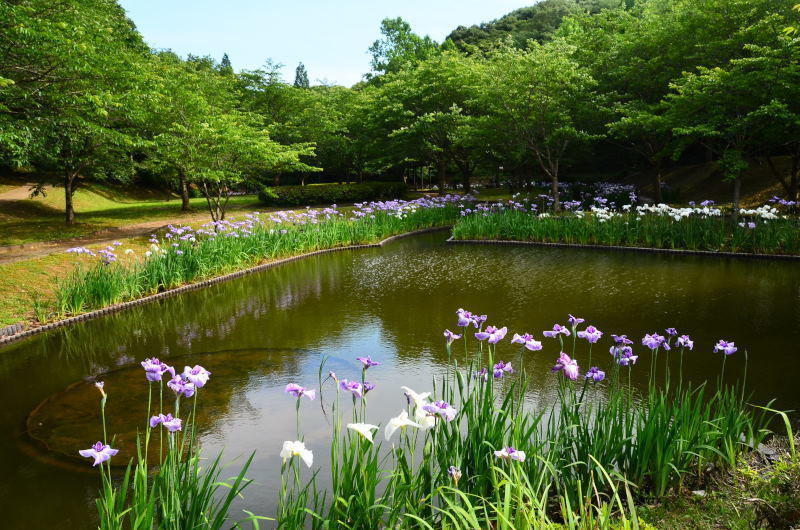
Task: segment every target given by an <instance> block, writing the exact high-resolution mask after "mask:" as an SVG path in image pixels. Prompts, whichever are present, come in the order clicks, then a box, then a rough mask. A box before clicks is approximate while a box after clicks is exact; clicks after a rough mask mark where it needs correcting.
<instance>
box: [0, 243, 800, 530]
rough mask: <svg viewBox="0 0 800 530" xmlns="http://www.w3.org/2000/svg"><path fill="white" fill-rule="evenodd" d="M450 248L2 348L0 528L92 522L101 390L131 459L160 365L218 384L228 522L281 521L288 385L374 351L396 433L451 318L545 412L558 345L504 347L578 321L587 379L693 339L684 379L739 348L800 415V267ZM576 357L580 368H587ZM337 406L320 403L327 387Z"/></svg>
mask: <svg viewBox="0 0 800 530" xmlns="http://www.w3.org/2000/svg"><path fill="white" fill-rule="evenodd" d="M445 237H446V235H445V234H431V235H425V236H418V237H414V238H409V239H405V240H400V241H397V242H395V243H392V244H390V245H388V246H386V247H384V248H380V249H368V250H360V251H348V252H342V253H333V254H326V255H322V256H318V257H315V258H309V259H306V260H301V261H298V262H294V263H290V264H287V265H285V266H282V267H280V268H277V269H273V270H268V271H264V272H262V273H259V274H255V275H251V276H247V277H244V278H241V279H237V280H234V281H231V282H227V283H223V284H220V285H217V286H214V287H210V288H208V289H205V290H201V291H195V292H192V293H187V294H184V295H181V296H179V297H175V298H172V299H168V300H164V301H161V302H158V303H153V304H149V305H145V306H141V307H137V308H134V309H132V310H130V311H126V312H124V313H120V314H116V315H112V316H109V317H107V318H104V319H100V320H95V321H91V322H86V323H83V324H80V325H78V326H74V327H70V328H68V329H61V330H57V331H53V332H51V333H48V334H45V335H41V336H38V337H34V338H31V339H28V340H26V341H23V342H20V343H17V344H13V345H10V346H8V347H5V348H3V349H0V400H1V401H0V402H2V404H3V406H2V408H1V409H0V429H2V432H3V433H5V435H4V436H3V437H2V438H0V469H2V470H3V473H4V478H3V480H2V481H1V482H0V499H3V507H4V510H3V511H4V513H3V521H4V522H3V527H7V528H45V527H47V528H88V527H92V525H93V520H94V498H95V494H96V492H97V488H98V483H99V479H98V477H97V474H96V469H92V468H91V466H90V463H89V461H87V460H85V459H81V458H80V457H78V456H77V451H78V449H83V448H87V447H89V445H90V444H92V443H94V442H95V441H96V440H98V439H99V438H100V426H99V416H98V410H97V402H98V400H97V398H98V394H97V392H96V391H95V390H94V388H93V386H92V385H91V381H92V380H93V378H94V377H99V378H100V379H103V380H105V381H106V390H107V391H108V393H109V398H108V403H109V404H108V413H109V423H110V427H111V429H110V433H111V432H114V433H117V434H118V437H117V441H116V442H115V444H116V445H117V446H119V447H120V448H121V449H122V450H123V453H122V454H124V452H125V451H128V450H129V449H130V442H131V440H132V438H133V436H134V434H135V430H136V428H137V426H138V425H142V424H143V423H144V421H145V417H146V402H147V385H146V382H145V379H144V376H143V373H142V371H141V368H140V367H139V364H138V363H139V362H140V361H141V360H143V359H144V358H145V357H150V356H158V357H160V358H161V359H162V360H165V361H166V362H167V363H169V364H174V365H176V368H179V369H182V368H183V366H184V365H186V364H194V363H200V364H202V365H204V366H205V367H206V368H208V369H209V370H211V372H212V373H213V375H212V378H211V382H210V383H209V385H208V387H207V388H205V389H203V391H202V392H201V394H200V398H199V402H198V406H199V410H200V421H201V424H200V436H201V441H202V445H203V448H204V451H205V454H206V455H207V456H209V455H210V456H213V455H215V454H216V453H217V452H218V451H219V450H221V449H223V448H224V449H225V457H224V459H225V460H235V459H237V458H238V459H239V460H237V461H236V462H239V461H241V458H242V457H243V456H246V455H248V454H249V453H250V451H252V450H256V451H257V453H256V457H255V459H254V462H253V467H252V468H251V472H250V476H251V478H253V479H255V481H256V483H255V484H253V485H252V486H251V487H250V488H249V489H248V490H246V498H245V499H244V500H243V501H242V502H240V503H239V504H237V505H236V507H235V509H236V510H237V513H241V512H238V510H241V509H242V508H246V509H249V510H251V511H253V512H255V513H258V514H264V515H271V514H274V499H275V495H276V491H277V488H278V484H277V483H276V478H277V477H278V472H279V468H280V459H279V457H278V453H279V451H280V446H281V443H282V442H283V440H287V439H294V430H295V426H294V402H293V400H292V399H291V398H289V397H287V396H286V395H285V394H283V392H282V389H283V386H284V385H286V384H287V383H289V382H297V383H300V384H303V385H305V386H310V387H313V388H318V383H317V372H318V367H319V363H320V361H321V359H322V356H323V355H328V356H331V357H332V358H331V360H330V361H329V363H328V366H327V367H326V370H327V369H330V370H334V371H336V372H337V374H339V376H340V377H347V378H357V377H358V375H359V373H360V365H359V364H358V363H357V362H356V361H355V360H354V358H355V357H356V356H359V355H364V354H370V355H372V357H373V358H376V359H378V360H380V361H382V362H383V364H382V365H381V366H379V367H376V368H373V369H371V370H370V371H369V377H368V379H369V380H370V381H372V382H374V383H376V384H377V388H376V389H375V390H374V391H373V392H372V393H371V394H370V395H369V410H370V411H371V412H370V415H369V420H370V421H371V422H372V423H381V422H385V421H386V419H388V418H389V417H391V416H395V415H397V414H398V413H399V412H400V409H401V408H402V407H403V406H404V404H405V401H404V399H403V395H402V392H401V390H400V388H399V387H400V386H401V385H408V386H410V387H412V388H414V389H415V390H417V391H427V390H431V389H432V388H431V384H430V378H431V376H432V375H433V374H435V373H439V372H440V371H442V370H443V369H444V362H445V361H446V354H445V350H444V348H443V342H444V341H443V337H442V331H443V329H444V328H450V329H451V330H456V327H455V322H456V319H455V310H456V309H457V308H459V307H464V308H466V309H469V310H472V311H473V312H478V313H486V314H488V315H489V321H488V323H489V324H495V325H501V326H502V325H506V326H508V327H509V335H508V337H507V339H506V341H505V342H504V343H501V345H500V346H499V347H498V353H499V357H501V358H502V357H506V360H511V361H513V362H514V363H515V364H517V365H518V364H519V363H520V362H524V363H525V364H526V368H527V370H528V373H529V374H532V387H533V389H532V391H531V393H530V396H529V402H530V405H531V406H533V407H536V406H546V405H548V404H549V403H551V402H552V396H553V393H554V392H555V388H556V381H555V376H553V375H551V374H550V373H549V369H550V367H551V366H552V364H553V361H554V360H555V358H556V357H557V354H558V346H557V341H553V340H550V339H544V341H545V342H544V344H545V348H544V350H543V351H541V352H537V353H529V354H526V355H525V356H524V358H521V357H520V355H519V353H518V352H519V350H518V349H517V348H516V347H515V348H512V347H511V346H510V345H509V344H508V339H510V337H511V335H512V334H513V333H514V332H519V333H520V334H521V333H523V332H525V331H529V332H531V333H533V334H535V335H536V337H537V338H538V339H541V331H542V330H544V329H549V328H551V327H552V325H553V324H554V323H556V322H558V323H561V324H566V317H567V314H568V313H572V314H574V315H576V316H581V317H583V318H586V319H587V323H592V324H594V325H596V326H597V327H598V328H600V329H601V330H603V331H604V332H606V336H604V337H603V340H602V341H601V343H600V344H598V345H597V346H596V349H595V352H594V356H593V358H594V363H593V364H597V365H600V366H601V367H608V366H609V362H610V355H608V347H609V346H610V339H609V335H610V333H627V334H628V335H629V336H630V337H631V338H634V339H635V340H636V342H637V346H636V348H635V351H636V352H637V353H639V354H640V355H642V358H641V359H642V360H641V361H640V363H646V362H647V360H648V356H647V354H646V353H645V352H644V349H643V347H642V346H640V345H639V339H640V338H641V336H642V335H643V334H644V333H646V332H652V331H659V332H660V333H662V334H663V330H664V328H666V327H676V328H678V330H679V331H680V332H685V333H689V334H691V335H692V337H693V338H694V339H695V351H694V352H691V353H688V354H687V356H686V358H685V361H684V364H685V373H686V374H687V377H691V378H692V379H694V380H697V381H701V380H704V379H707V378H708V379H713V378H715V377H716V376H717V374H718V372H719V369H720V366H721V358H720V354H714V353H712V347H713V343H714V342H716V340H717V339H720V338H725V339H728V340H734V341H736V344H737V345H738V346H739V347H740V351H739V352H737V354H735V355H734V356H732V357H730V358H728V359H727V361H728V362H727V366H726V374H727V375H729V376H730V377H731V378H733V377H737V376H742V375H743V372H744V366H745V364H744V349H745V348H747V349H748V352H749V363H748V379H749V381H750V389H751V390H752V391H753V393H754V400H755V401H758V402H766V401H768V400H769V399H772V398H775V399H776V402H775V406H777V407H780V408H783V409H798V408H800V393H799V392H798V391H797V382H796V379H797V374H798V373H800V355H798V354H800V351H799V350H800V348H798V346H797V345H798V343H799V342H800V274H798V271H800V268H798V265H797V264H795V263H791V262H778V261H758V260H731V259H724V258H713V257H698V256H669V255H657V254H637V253H618V252H607V251H598V250H572V249H552V248H535V247H509V246H482V245H481V246H466V245H452V246H449V245H445V244H444V239H445ZM674 360H675V361H677V358H675V359H674ZM578 361H579V362H580V363H581V366H582V369H585V368H586V367H585V366H583V365H584V364H585V362H586V359H585V356H579V357H578ZM646 374H647V364H640V365H639V366H637V367H636V368H634V370H633V376H634V378H638V382H639V383H640V384H641V382H642V377H644V378H646ZM326 392H327V394H328V395H327V396H325V398H327V397H329V395H330V392H331V388H330V387H328V389H327V391H326ZM323 401H324V399H323ZM319 402H320V401H319V400H318V401H316V402H314V403H311V402H307V403H306V402H304V404H303V411H302V412H303V416H302V419H303V421H302V430H303V432H304V434H305V439H306V442H307V444H308V445H309V447H311V448H312V449H313V450H314V451H315V467H321V468H322V469H323V470H327V461H326V458H327V447H326V440H327V436H328V432H329V426H328V425H327V423H326V422H325V420H324V417H323V415H322V413H321V411H320V409H319ZM34 409H36V413H35V414H33V415H30V413H31V411H33V410H34ZM29 415H30V416H29ZM34 438H35V440H34ZM380 438H381V439H382V435H381V436H380ZM121 462H122V459H121V458H118V463H121ZM236 462H235V463H234V464H233V467H232V471H231V473H228V474H233V471H234V470H235V469H236V465H237V464H236Z"/></svg>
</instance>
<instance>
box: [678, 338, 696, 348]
mask: <svg viewBox="0 0 800 530" xmlns="http://www.w3.org/2000/svg"><path fill="white" fill-rule="evenodd" d="M675 344H676V345H678V346H681V347H683V348H689V349H690V350H691V349H692V348H694V341H693V340H692V338H691V337H689V335H681V336H680V337H678V340H677V341H676V342H675Z"/></svg>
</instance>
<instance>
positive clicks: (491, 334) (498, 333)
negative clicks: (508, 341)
mask: <svg viewBox="0 0 800 530" xmlns="http://www.w3.org/2000/svg"><path fill="white" fill-rule="evenodd" d="M506 333H508V328H507V327H505V326H503V327H502V328H500V329H498V328H496V327H494V326H486V329H485V330H484V331H479V332H478V333H476V334H475V338H476V339H478V340H486V339H489V344H497V343H498V342H500V341H501V340H503V337H505V336H506Z"/></svg>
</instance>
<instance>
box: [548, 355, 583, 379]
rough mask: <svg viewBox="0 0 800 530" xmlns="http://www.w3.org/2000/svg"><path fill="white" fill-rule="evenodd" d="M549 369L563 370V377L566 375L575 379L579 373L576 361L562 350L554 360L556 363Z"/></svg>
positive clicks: (554, 370) (553, 370)
mask: <svg viewBox="0 0 800 530" xmlns="http://www.w3.org/2000/svg"><path fill="white" fill-rule="evenodd" d="M551 371H552V372H561V371H563V372H564V376H565V377H568V378H569V379H571V380H573V381H575V380H576V379H578V374H579V368H578V362H577V361H576V360H574V359H572V358H571V357H570V356H569V355H567V354H566V353H564V352H563V351H562V352H561V354H560V355H559V356H558V360H557V361H556V364H555V366H553V368H552V369H551Z"/></svg>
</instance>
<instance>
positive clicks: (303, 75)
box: [294, 63, 308, 88]
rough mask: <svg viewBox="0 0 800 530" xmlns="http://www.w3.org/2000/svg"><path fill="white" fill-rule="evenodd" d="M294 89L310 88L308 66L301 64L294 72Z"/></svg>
mask: <svg viewBox="0 0 800 530" xmlns="http://www.w3.org/2000/svg"><path fill="white" fill-rule="evenodd" d="M294 87H295V88H308V72H307V71H306V65H304V64H303V63H300V64H298V65H297V69H296V70H295V72H294Z"/></svg>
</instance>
